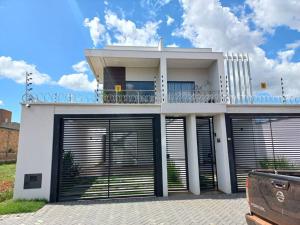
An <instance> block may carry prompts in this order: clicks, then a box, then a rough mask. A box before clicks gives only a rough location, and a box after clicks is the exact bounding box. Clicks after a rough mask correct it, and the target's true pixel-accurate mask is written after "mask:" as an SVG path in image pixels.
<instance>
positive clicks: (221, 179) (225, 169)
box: [214, 114, 231, 194]
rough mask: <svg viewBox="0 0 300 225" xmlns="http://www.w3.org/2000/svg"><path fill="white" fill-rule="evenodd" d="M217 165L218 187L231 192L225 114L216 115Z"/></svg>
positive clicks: (225, 191)
mask: <svg viewBox="0 0 300 225" xmlns="http://www.w3.org/2000/svg"><path fill="white" fill-rule="evenodd" d="M214 131H215V133H216V137H215V150H216V166H217V174H218V189H219V190H220V191H222V192H224V193H227V194H230V193H231V179H230V167H229V158H228V147H227V133H226V123H225V115H224V114H220V115H217V116H214Z"/></svg>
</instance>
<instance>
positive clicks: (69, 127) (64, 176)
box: [57, 116, 160, 201]
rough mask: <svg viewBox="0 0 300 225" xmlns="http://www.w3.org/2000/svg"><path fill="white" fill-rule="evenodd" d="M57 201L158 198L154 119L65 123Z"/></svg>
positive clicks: (68, 121)
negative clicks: (134, 197) (137, 197)
mask: <svg viewBox="0 0 300 225" xmlns="http://www.w3.org/2000/svg"><path fill="white" fill-rule="evenodd" d="M62 125H63V126H62V136H61V146H60V157H59V162H60V163H59V179H58V188H57V189H58V190H57V200H58V201H66V200H79V199H96V198H113V197H133V196H154V195H156V191H157V190H156V187H157V186H158V185H157V182H158V180H159V179H160V178H159V177H158V176H157V173H159V171H158V170H157V168H159V166H157V167H156V156H157V151H156V149H157V147H156V144H155V139H154V137H155V134H154V133H155V131H156V130H157V129H156V128H155V127H154V118H153V117H151V116H148V117H134V118H131V117H128V118H126V117H113V118H80V116H79V117H74V118H73V117H70V118H67V117H66V118H63V119H62Z"/></svg>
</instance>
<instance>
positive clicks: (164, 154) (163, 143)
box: [160, 114, 168, 197]
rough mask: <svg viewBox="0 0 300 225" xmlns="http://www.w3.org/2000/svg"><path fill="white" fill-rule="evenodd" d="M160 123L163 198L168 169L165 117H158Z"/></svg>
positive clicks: (165, 193) (166, 192) (166, 193)
mask: <svg viewBox="0 0 300 225" xmlns="http://www.w3.org/2000/svg"><path fill="white" fill-rule="evenodd" d="M160 123H161V161H162V163H161V164H162V177H163V179H162V180H163V182H162V183H163V196H164V197H167V196H168V168H167V137H166V116H165V115H163V114H162V115H161V116H160Z"/></svg>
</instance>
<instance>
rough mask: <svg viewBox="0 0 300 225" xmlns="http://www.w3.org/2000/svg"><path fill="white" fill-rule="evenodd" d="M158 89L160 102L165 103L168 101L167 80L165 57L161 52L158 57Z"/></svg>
mask: <svg viewBox="0 0 300 225" xmlns="http://www.w3.org/2000/svg"><path fill="white" fill-rule="evenodd" d="M159 71H160V91H161V103H167V101H168V99H167V98H168V97H167V94H168V82H167V79H168V78H167V59H166V57H165V55H164V53H162V55H161V57H160V67H159Z"/></svg>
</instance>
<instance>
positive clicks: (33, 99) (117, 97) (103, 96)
mask: <svg viewBox="0 0 300 225" xmlns="http://www.w3.org/2000/svg"><path fill="white" fill-rule="evenodd" d="M22 103H70V104H71V103H86V104H93V103H99V104H158V103H160V95H159V94H158V93H157V92H156V91H154V90H124V91H119V92H116V91H114V90H98V91H97V92H95V93H82V92H81V93H78V92H77V93H76V92H74V93H32V94H30V95H29V96H28V95H24V96H23V97H22Z"/></svg>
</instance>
